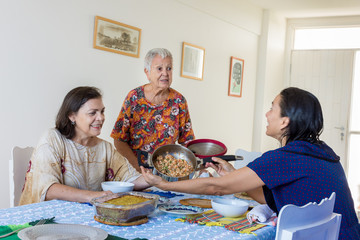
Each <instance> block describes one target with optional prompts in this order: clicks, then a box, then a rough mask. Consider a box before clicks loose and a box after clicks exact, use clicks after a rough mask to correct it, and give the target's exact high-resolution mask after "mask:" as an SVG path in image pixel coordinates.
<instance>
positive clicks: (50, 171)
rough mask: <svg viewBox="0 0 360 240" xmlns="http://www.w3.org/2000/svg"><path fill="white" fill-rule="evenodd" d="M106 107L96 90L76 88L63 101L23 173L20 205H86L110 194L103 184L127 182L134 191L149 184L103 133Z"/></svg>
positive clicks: (92, 88)
mask: <svg viewBox="0 0 360 240" xmlns="http://www.w3.org/2000/svg"><path fill="white" fill-rule="evenodd" d="M104 111H105V107H104V104H103V102H102V96H101V94H100V91H99V90H98V89H97V88H94V87H78V88H75V89H73V90H71V91H70V92H69V93H68V94H67V95H66V97H65V99H64V101H63V103H62V106H61V108H60V110H59V112H58V114H57V118H56V127H55V128H54V129H50V130H48V131H47V133H46V134H45V135H44V136H43V137H42V138H41V140H40V142H39V144H38V146H37V148H36V149H35V151H34V153H33V155H32V157H31V160H30V166H29V170H28V172H27V174H26V181H25V186H24V191H23V193H22V195H21V198H20V204H21V205H22V204H29V203H36V202H40V201H46V200H52V199H61V200H67V201H76V202H89V201H90V200H91V199H93V198H96V197H101V196H104V195H106V194H109V193H111V192H109V191H101V182H103V181H127V182H132V183H134V184H135V187H134V189H138V190H140V189H144V188H146V187H148V186H149V185H148V184H147V183H146V182H145V181H144V178H143V177H142V176H141V175H140V174H139V173H138V172H137V171H136V170H135V169H134V168H133V167H132V166H131V164H129V162H128V161H127V160H126V159H125V158H124V157H123V156H121V155H120V153H119V152H118V151H116V149H115V148H114V147H113V146H112V144H111V143H109V142H106V141H104V140H102V139H100V138H98V137H97V136H98V135H99V134H100V133H101V128H102V126H103V123H104V120H105V116H104Z"/></svg>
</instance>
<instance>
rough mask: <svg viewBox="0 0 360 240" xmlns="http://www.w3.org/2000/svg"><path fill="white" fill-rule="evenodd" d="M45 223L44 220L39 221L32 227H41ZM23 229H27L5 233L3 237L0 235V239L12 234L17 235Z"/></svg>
mask: <svg viewBox="0 0 360 240" xmlns="http://www.w3.org/2000/svg"><path fill="white" fill-rule="evenodd" d="M45 223H46V219H40V220H39V221H38V222H37V223H36V224H35V225H34V226H38V225H43V224H45ZM24 228H27V227H23V228H19V229H16V230H15V231H12V232H9V233H6V234H4V235H1V236H0V238H4V237H8V236H10V235H12V234H14V233H17V232H19V231H20V230H22V229H24Z"/></svg>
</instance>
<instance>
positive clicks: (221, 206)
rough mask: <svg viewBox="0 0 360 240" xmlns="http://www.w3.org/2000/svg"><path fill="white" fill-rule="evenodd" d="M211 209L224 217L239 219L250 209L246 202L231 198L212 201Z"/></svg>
mask: <svg viewBox="0 0 360 240" xmlns="http://www.w3.org/2000/svg"><path fill="white" fill-rule="evenodd" d="M211 207H212V208H213V209H214V210H215V212H217V213H218V214H220V215H223V216H224V217H239V216H241V215H243V214H244V213H245V212H246V211H247V210H248V208H249V204H248V203H247V202H246V201H242V200H239V199H230V198H216V199H212V200H211Z"/></svg>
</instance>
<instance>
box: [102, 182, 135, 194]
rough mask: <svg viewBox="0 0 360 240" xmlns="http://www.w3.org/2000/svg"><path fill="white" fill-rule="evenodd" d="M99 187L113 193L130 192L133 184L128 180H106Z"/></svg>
mask: <svg viewBox="0 0 360 240" xmlns="http://www.w3.org/2000/svg"><path fill="white" fill-rule="evenodd" d="M101 187H102V189H103V190H104V191H112V192H113V193H120V192H130V191H132V190H133V189H134V184H133V183H130V182H119V181H108V182H102V183H101Z"/></svg>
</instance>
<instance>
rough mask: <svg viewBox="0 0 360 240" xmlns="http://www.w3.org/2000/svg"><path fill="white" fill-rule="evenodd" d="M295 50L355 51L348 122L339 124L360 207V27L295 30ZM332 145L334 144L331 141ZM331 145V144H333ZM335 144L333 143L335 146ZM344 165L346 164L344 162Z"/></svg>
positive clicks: (355, 200)
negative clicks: (342, 124)
mask: <svg viewBox="0 0 360 240" xmlns="http://www.w3.org/2000/svg"><path fill="white" fill-rule="evenodd" d="M292 49H293V50H313V51H319V50H325V49H326V50H329V49H333V50H344V49H349V50H352V51H353V55H354V56H353V62H352V63H351V64H353V66H352V69H353V71H352V76H350V77H351V78H352V82H351V85H350V88H351V89H349V93H350V94H351V97H350V101H349V103H348V104H349V106H348V108H349V111H348V114H346V115H347V116H346V117H347V123H346V124H345V125H344V126H336V127H335V128H338V130H340V131H339V136H338V137H339V138H340V139H344V141H345V145H344V151H345V152H346V154H345V158H346V159H347V160H346V163H345V167H344V168H345V171H346V174H347V178H348V182H349V186H350V190H351V192H352V196H353V198H354V203H355V207H356V208H357V210H358V211H359V210H360V174H359V170H360V161H359V159H360V148H359V146H360V108H359V105H360V27H341V28H334V27H327V28H306V29H295V30H294V42H293V48H292ZM329 145H330V144H329ZM330 146H331V145H330ZM331 147H333V146H331ZM343 165H344V164H343Z"/></svg>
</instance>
